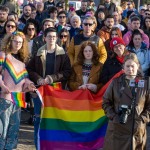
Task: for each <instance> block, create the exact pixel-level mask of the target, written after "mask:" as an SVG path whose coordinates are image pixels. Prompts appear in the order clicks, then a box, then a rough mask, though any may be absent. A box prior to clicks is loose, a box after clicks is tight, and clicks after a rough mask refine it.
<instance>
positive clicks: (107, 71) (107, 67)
mask: <svg viewBox="0 0 150 150" xmlns="http://www.w3.org/2000/svg"><path fill="white" fill-rule="evenodd" d="M121 70H122V64H121V63H120V62H119V61H118V60H117V59H116V58H115V57H113V58H110V59H107V61H106V62H105V63H104V66H103V69H102V73H101V75H100V82H101V83H103V84H106V83H107V82H108V81H109V80H110V79H111V78H112V77H113V76H114V75H115V74H116V73H118V72H119V71H121Z"/></svg>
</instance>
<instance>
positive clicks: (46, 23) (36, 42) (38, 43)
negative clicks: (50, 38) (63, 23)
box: [32, 19, 54, 57]
mask: <svg viewBox="0 0 150 150" xmlns="http://www.w3.org/2000/svg"><path fill="white" fill-rule="evenodd" d="M49 27H54V21H53V20H52V19H45V20H43V22H42V33H43V31H45V29H47V28H49ZM44 44H45V41H44V37H43V34H41V35H40V36H37V37H35V38H34V39H33V44H32V57H33V56H35V55H36V53H37V50H38V49H39V48H40V47H42V46H43V45H44Z"/></svg>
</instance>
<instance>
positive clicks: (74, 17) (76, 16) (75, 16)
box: [71, 15, 81, 25]
mask: <svg viewBox="0 0 150 150" xmlns="http://www.w3.org/2000/svg"><path fill="white" fill-rule="evenodd" d="M74 19H78V21H79V24H80V25H81V19H80V17H79V16H78V15H74V16H73V17H71V23H72V21H73V20H74Z"/></svg>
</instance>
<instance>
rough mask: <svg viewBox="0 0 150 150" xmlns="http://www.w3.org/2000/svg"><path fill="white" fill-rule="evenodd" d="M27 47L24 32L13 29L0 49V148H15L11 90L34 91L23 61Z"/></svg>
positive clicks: (14, 107)
mask: <svg viewBox="0 0 150 150" xmlns="http://www.w3.org/2000/svg"><path fill="white" fill-rule="evenodd" d="M27 59H28V48H27V43H26V39H25V35H24V34H23V33H21V32H13V33H12V34H10V35H6V36H5V37H4V39H3V41H2V45H1V52H0V87H1V93H0V124H1V126H0V149H1V150H3V149H7V150H12V149H16V148H17V142H18V133H19V125H20V113H21V109H20V107H19V106H17V105H15V104H14V101H13V96H12V93H14V92H17V93H18V94H19V93H20V92H26V91H34V90H35V86H34V84H33V82H31V81H30V80H29V79H28V73H27V71H26V69H25V63H26V61H27Z"/></svg>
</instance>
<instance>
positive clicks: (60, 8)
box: [56, 1, 65, 13]
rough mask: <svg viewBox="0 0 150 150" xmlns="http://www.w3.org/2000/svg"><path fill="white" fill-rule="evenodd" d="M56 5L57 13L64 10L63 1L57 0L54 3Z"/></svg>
mask: <svg viewBox="0 0 150 150" xmlns="http://www.w3.org/2000/svg"><path fill="white" fill-rule="evenodd" d="M56 7H57V11H58V13H59V12H60V11H65V2H63V1H60V2H58V3H57V5H56Z"/></svg>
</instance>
